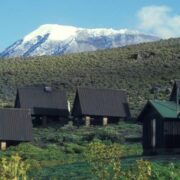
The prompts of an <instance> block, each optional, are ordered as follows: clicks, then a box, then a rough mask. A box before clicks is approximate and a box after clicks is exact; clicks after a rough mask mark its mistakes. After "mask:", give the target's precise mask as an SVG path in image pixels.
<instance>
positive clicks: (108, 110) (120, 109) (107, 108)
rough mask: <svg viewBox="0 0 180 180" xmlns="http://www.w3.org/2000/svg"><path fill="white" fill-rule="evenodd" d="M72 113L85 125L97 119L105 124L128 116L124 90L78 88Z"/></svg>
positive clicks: (96, 121)
mask: <svg viewBox="0 0 180 180" xmlns="http://www.w3.org/2000/svg"><path fill="white" fill-rule="evenodd" d="M72 115H73V116H74V117H75V118H76V119H78V121H83V122H85V124H86V125H87V126H89V125H90V124H91V123H92V124H97V123H98V121H100V122H103V125H107V124H108V121H109V122H117V121H118V120H119V119H120V118H122V119H128V118H130V111H129V106H128V102H127V95H126V92H125V91H123V90H113V89H96V88H78V89H77V92H76V96H75V101H74V105H73V109H72Z"/></svg>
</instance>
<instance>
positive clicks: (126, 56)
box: [0, 39, 180, 116]
mask: <svg viewBox="0 0 180 180" xmlns="http://www.w3.org/2000/svg"><path fill="white" fill-rule="evenodd" d="M179 69H180V39H170V40H166V41H159V42H154V43H144V44H140V45H133V46H128V47H123V48H117V49H110V50H103V51H97V52H87V53H80V54H71V55H66V56H50V57H48V56H47V57H33V58H26V59H23V58H14V59H2V60H1V61H0V100H1V106H13V103H14V99H15V94H16V88H17V87H20V86H27V85H28V86H29V85H36V84H50V85H52V86H53V87H55V88H60V89H65V90H66V91H67V95H68V97H69V99H70V101H71V102H73V99H74V93H75V90H76V87H78V86H91V87H105V88H117V89H126V90H127V91H128V94H129V102H130V106H131V111H132V114H133V115H134V116H136V115H137V114H138V113H139V110H140V109H141V108H142V106H143V105H144V103H145V101H146V100H147V99H153V98H155V97H158V98H160V99H161V98H167V97H168V95H169V92H170V88H171V83H172V81H171V80H174V79H178V78H180V73H179Z"/></svg>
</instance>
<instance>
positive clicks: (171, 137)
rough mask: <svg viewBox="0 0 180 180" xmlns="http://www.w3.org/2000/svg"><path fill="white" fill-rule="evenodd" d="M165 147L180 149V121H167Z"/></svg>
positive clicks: (165, 122) (165, 124) (165, 123)
mask: <svg viewBox="0 0 180 180" xmlns="http://www.w3.org/2000/svg"><path fill="white" fill-rule="evenodd" d="M164 146H165V147H166V148H180V119H166V120H165V121H164Z"/></svg>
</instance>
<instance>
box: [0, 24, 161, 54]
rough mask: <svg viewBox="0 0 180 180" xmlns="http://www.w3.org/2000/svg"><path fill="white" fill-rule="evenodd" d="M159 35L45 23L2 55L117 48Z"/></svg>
mask: <svg viewBox="0 0 180 180" xmlns="http://www.w3.org/2000/svg"><path fill="white" fill-rule="evenodd" d="M156 40H159V38H157V37H155V36H151V35H145V34H142V33H139V32H137V31H129V30H127V29H121V30H114V29H85V28H77V27H73V26H62V25H57V24H45V25H42V26H40V27H39V28H38V29H36V30H35V31H33V32H31V33H30V34H28V35H27V36H25V37H24V38H23V39H21V40H18V41H16V42H15V43H14V44H12V45H11V46H9V47H8V48H6V49H5V50H4V51H3V52H2V53H0V56H1V57H18V56H23V57H28V56H42V55H61V54H68V53H76V52H84V51H95V50H99V49H107V48H115V47H121V46H125V45H130V44H138V43H141V42H151V41H156Z"/></svg>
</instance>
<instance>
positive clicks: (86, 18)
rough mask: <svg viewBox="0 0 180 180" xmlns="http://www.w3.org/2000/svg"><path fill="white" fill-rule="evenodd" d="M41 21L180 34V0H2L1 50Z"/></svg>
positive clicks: (156, 33)
mask: <svg viewBox="0 0 180 180" xmlns="http://www.w3.org/2000/svg"><path fill="white" fill-rule="evenodd" d="M42 24H60V25H71V26H76V27H83V28H114V29H122V28H127V29H132V30H139V31H140V32H144V33H146V34H153V35H156V36H159V37H162V38H170V37H180V0H89V1H88V0H0V51H2V50H4V49H5V48H6V47H8V46H9V45H11V44H12V43H14V42H15V41H17V40H19V39H21V38H23V37H24V36H25V35H27V34H28V33H30V32H31V31H33V30H35V29H36V28H38V27H39V26H40V25H42Z"/></svg>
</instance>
